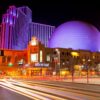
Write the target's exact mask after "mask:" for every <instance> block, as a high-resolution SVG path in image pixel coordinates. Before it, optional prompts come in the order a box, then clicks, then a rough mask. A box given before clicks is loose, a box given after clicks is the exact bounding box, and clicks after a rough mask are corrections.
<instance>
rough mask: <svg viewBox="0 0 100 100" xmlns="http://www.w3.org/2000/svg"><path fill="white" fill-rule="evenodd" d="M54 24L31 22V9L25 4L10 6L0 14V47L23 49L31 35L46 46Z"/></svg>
mask: <svg viewBox="0 0 100 100" xmlns="http://www.w3.org/2000/svg"><path fill="white" fill-rule="evenodd" d="M54 29H55V26H50V25H45V24H39V23H35V22H32V11H31V9H30V8H28V7H27V6H23V7H18V8H16V7H15V6H10V7H9V9H8V10H7V12H6V13H5V14H3V16H2V23H1V25H0V48H2V49H17V50H21V49H25V48H26V47H27V44H28V42H29V41H30V40H31V37H32V36H36V37H37V38H38V39H39V41H41V43H43V44H44V45H45V46H46V47H47V46H48V40H49V38H50V36H51V34H52V33H53V31H54Z"/></svg>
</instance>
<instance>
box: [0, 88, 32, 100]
mask: <svg viewBox="0 0 100 100" xmlns="http://www.w3.org/2000/svg"><path fill="white" fill-rule="evenodd" d="M0 100H32V99H30V98H28V97H25V96H23V95H21V94H18V93H16V92H13V91H10V90H8V89H5V88H3V87H0Z"/></svg>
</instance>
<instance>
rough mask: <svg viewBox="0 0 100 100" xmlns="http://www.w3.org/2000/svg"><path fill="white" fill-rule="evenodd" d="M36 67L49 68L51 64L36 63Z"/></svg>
mask: <svg viewBox="0 0 100 100" xmlns="http://www.w3.org/2000/svg"><path fill="white" fill-rule="evenodd" d="M35 66H41V67H42V66H43V67H48V66H49V63H35Z"/></svg>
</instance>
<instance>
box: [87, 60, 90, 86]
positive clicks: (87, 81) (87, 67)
mask: <svg viewBox="0 0 100 100" xmlns="http://www.w3.org/2000/svg"><path fill="white" fill-rule="evenodd" d="M90 61H91V60H90V59H88V64H87V66H86V68H87V84H88V83H89V65H90Z"/></svg>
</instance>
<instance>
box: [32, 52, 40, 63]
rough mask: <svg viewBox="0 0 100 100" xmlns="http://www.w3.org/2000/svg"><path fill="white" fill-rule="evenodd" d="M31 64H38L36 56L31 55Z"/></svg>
mask: <svg viewBox="0 0 100 100" xmlns="http://www.w3.org/2000/svg"><path fill="white" fill-rule="evenodd" d="M31 62H38V54H37V53H35V54H31Z"/></svg>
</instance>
